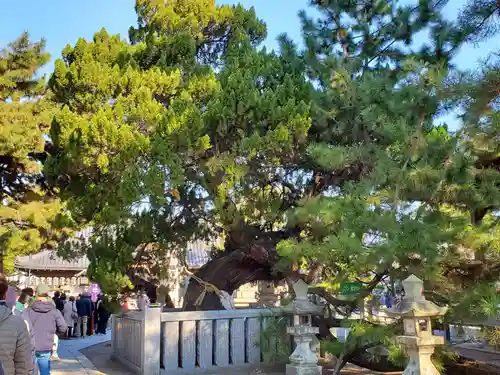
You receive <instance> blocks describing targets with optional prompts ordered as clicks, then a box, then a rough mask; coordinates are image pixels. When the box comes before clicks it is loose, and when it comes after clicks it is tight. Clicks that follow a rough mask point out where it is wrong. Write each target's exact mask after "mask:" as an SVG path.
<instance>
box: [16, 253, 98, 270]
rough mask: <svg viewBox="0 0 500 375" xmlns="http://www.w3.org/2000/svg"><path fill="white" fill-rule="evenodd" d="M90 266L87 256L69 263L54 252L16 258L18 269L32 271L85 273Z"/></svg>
mask: <svg viewBox="0 0 500 375" xmlns="http://www.w3.org/2000/svg"><path fill="white" fill-rule="evenodd" d="M89 264H90V262H89V260H88V258H87V257H86V256H82V257H80V258H77V259H73V260H69V261H68V260H64V259H63V258H61V257H59V256H57V253H56V252H55V251H54V250H43V251H41V252H39V253H36V254H32V255H26V256H22V257H16V261H15V264H14V265H15V267H16V268H21V269H31V270H49V271H54V270H65V271H83V270H86V269H87V268H88V266H89Z"/></svg>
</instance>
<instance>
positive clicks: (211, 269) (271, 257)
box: [184, 226, 295, 311]
mask: <svg viewBox="0 0 500 375" xmlns="http://www.w3.org/2000/svg"><path fill="white" fill-rule="evenodd" d="M294 235H295V231H294V230H284V231H273V232H264V231H262V230H260V229H258V228H254V227H248V226H247V227H245V226H241V227H240V228H237V229H234V230H233V231H231V232H230V233H229V234H228V236H227V238H226V242H225V244H224V251H223V252H221V253H219V254H218V255H216V256H215V257H214V258H213V259H211V260H210V261H209V262H208V263H206V264H205V265H204V266H203V267H201V268H200V269H198V270H197V271H196V272H195V273H194V275H195V276H196V277H197V278H199V279H201V281H198V280H196V279H195V278H193V277H192V278H191V279H190V281H189V284H188V287H187V290H186V294H185V296H184V310H188V311H189V310H191V311H192V310H220V309H223V306H222V304H221V301H220V299H219V296H218V294H217V292H216V291H214V290H213V289H214V287H215V288H216V290H217V291H225V292H227V293H228V294H229V295H231V294H233V292H234V291H235V290H236V289H238V288H239V287H240V286H242V285H244V284H247V283H250V282H254V281H275V280H282V279H283V278H284V277H285V275H284V274H282V273H279V272H276V270H275V265H276V263H277V259H278V257H277V252H276V245H277V244H278V242H280V241H281V240H283V239H287V238H290V237H292V236H294ZM200 282H201V283H203V284H204V285H201V284H200ZM207 287H208V288H207ZM202 294H205V295H204V297H203V298H200V296H202Z"/></svg>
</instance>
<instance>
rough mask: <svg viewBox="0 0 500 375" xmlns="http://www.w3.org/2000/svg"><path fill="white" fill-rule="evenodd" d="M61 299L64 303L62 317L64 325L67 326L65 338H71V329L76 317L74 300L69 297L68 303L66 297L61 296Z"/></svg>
mask: <svg viewBox="0 0 500 375" xmlns="http://www.w3.org/2000/svg"><path fill="white" fill-rule="evenodd" d="M61 299H62V300H63V303H64V308H63V311H62V313H63V316H64V320H65V321H66V324H67V325H68V330H67V331H66V337H71V336H72V333H73V327H74V326H75V317H78V313H77V312H76V305H75V298H74V297H70V298H69V301H68V300H67V299H66V295H64V294H63V295H62V296H61Z"/></svg>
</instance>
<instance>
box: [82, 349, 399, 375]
mask: <svg viewBox="0 0 500 375" xmlns="http://www.w3.org/2000/svg"><path fill="white" fill-rule="evenodd" d="M81 353H82V354H83V355H84V356H86V357H87V358H88V359H89V360H90V361H91V362H92V363H93V364H94V366H95V367H96V368H97V370H98V371H99V372H101V373H102V374H104V375H132V372H131V371H130V370H128V369H127V368H126V367H125V366H123V365H122V364H121V363H119V362H117V361H113V360H112V359H111V353H112V349H111V341H106V342H104V343H102V344H97V345H93V346H89V347H87V348H85V349H82V350H81ZM238 373H239V374H240V375H255V374H259V375H284V373H285V372H284V371H282V372H272V371H271V372H267V371H265V370H264V371H262V370H250V371H248V372H245V371H238ZM229 374H230V375H234V369H227V371H221V372H217V373H211V372H207V373H205V375H229ZM330 374H332V372H331V371H329V370H327V369H324V371H323V375H330ZM342 374H345V375H375V374H380V373H377V372H372V371H369V370H365V369H360V368H359V367H356V366H347V368H346V369H344V371H342ZM387 374H389V373H387ZM390 374H391V375H392V374H400V373H390ZM186 375H188V374H186Z"/></svg>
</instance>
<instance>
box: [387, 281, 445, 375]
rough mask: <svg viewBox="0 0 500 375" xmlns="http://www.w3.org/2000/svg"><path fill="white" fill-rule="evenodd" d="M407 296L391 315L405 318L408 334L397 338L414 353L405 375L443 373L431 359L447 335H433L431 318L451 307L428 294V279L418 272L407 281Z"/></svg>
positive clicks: (391, 310)
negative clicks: (417, 275)
mask: <svg viewBox="0 0 500 375" xmlns="http://www.w3.org/2000/svg"><path fill="white" fill-rule="evenodd" d="M403 287H404V290H405V293H406V294H405V296H404V297H403V299H402V300H401V302H399V303H398V304H397V305H396V306H395V307H394V308H392V309H387V310H386V312H387V315H389V316H392V317H396V318H399V317H401V318H403V324H404V336H399V337H398V338H397V340H398V342H399V343H400V344H402V345H403V346H404V347H405V348H406V350H407V353H408V356H409V357H410V360H409V362H408V366H407V367H406V369H405V371H404V372H403V375H439V371H438V370H437V369H436V367H435V366H434V364H433V363H432V361H431V356H432V354H433V353H434V348H435V347H436V345H443V344H444V338H443V337H439V336H433V334H432V327H431V318H432V317H436V316H442V315H444V314H445V313H446V311H447V310H448V309H447V308H446V307H439V306H437V305H436V304H435V303H433V302H431V301H427V300H426V299H425V297H424V294H423V291H424V283H423V281H422V280H420V279H419V278H418V277H416V276H415V275H411V276H410V277H408V278H407V279H406V280H404V281H403Z"/></svg>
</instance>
